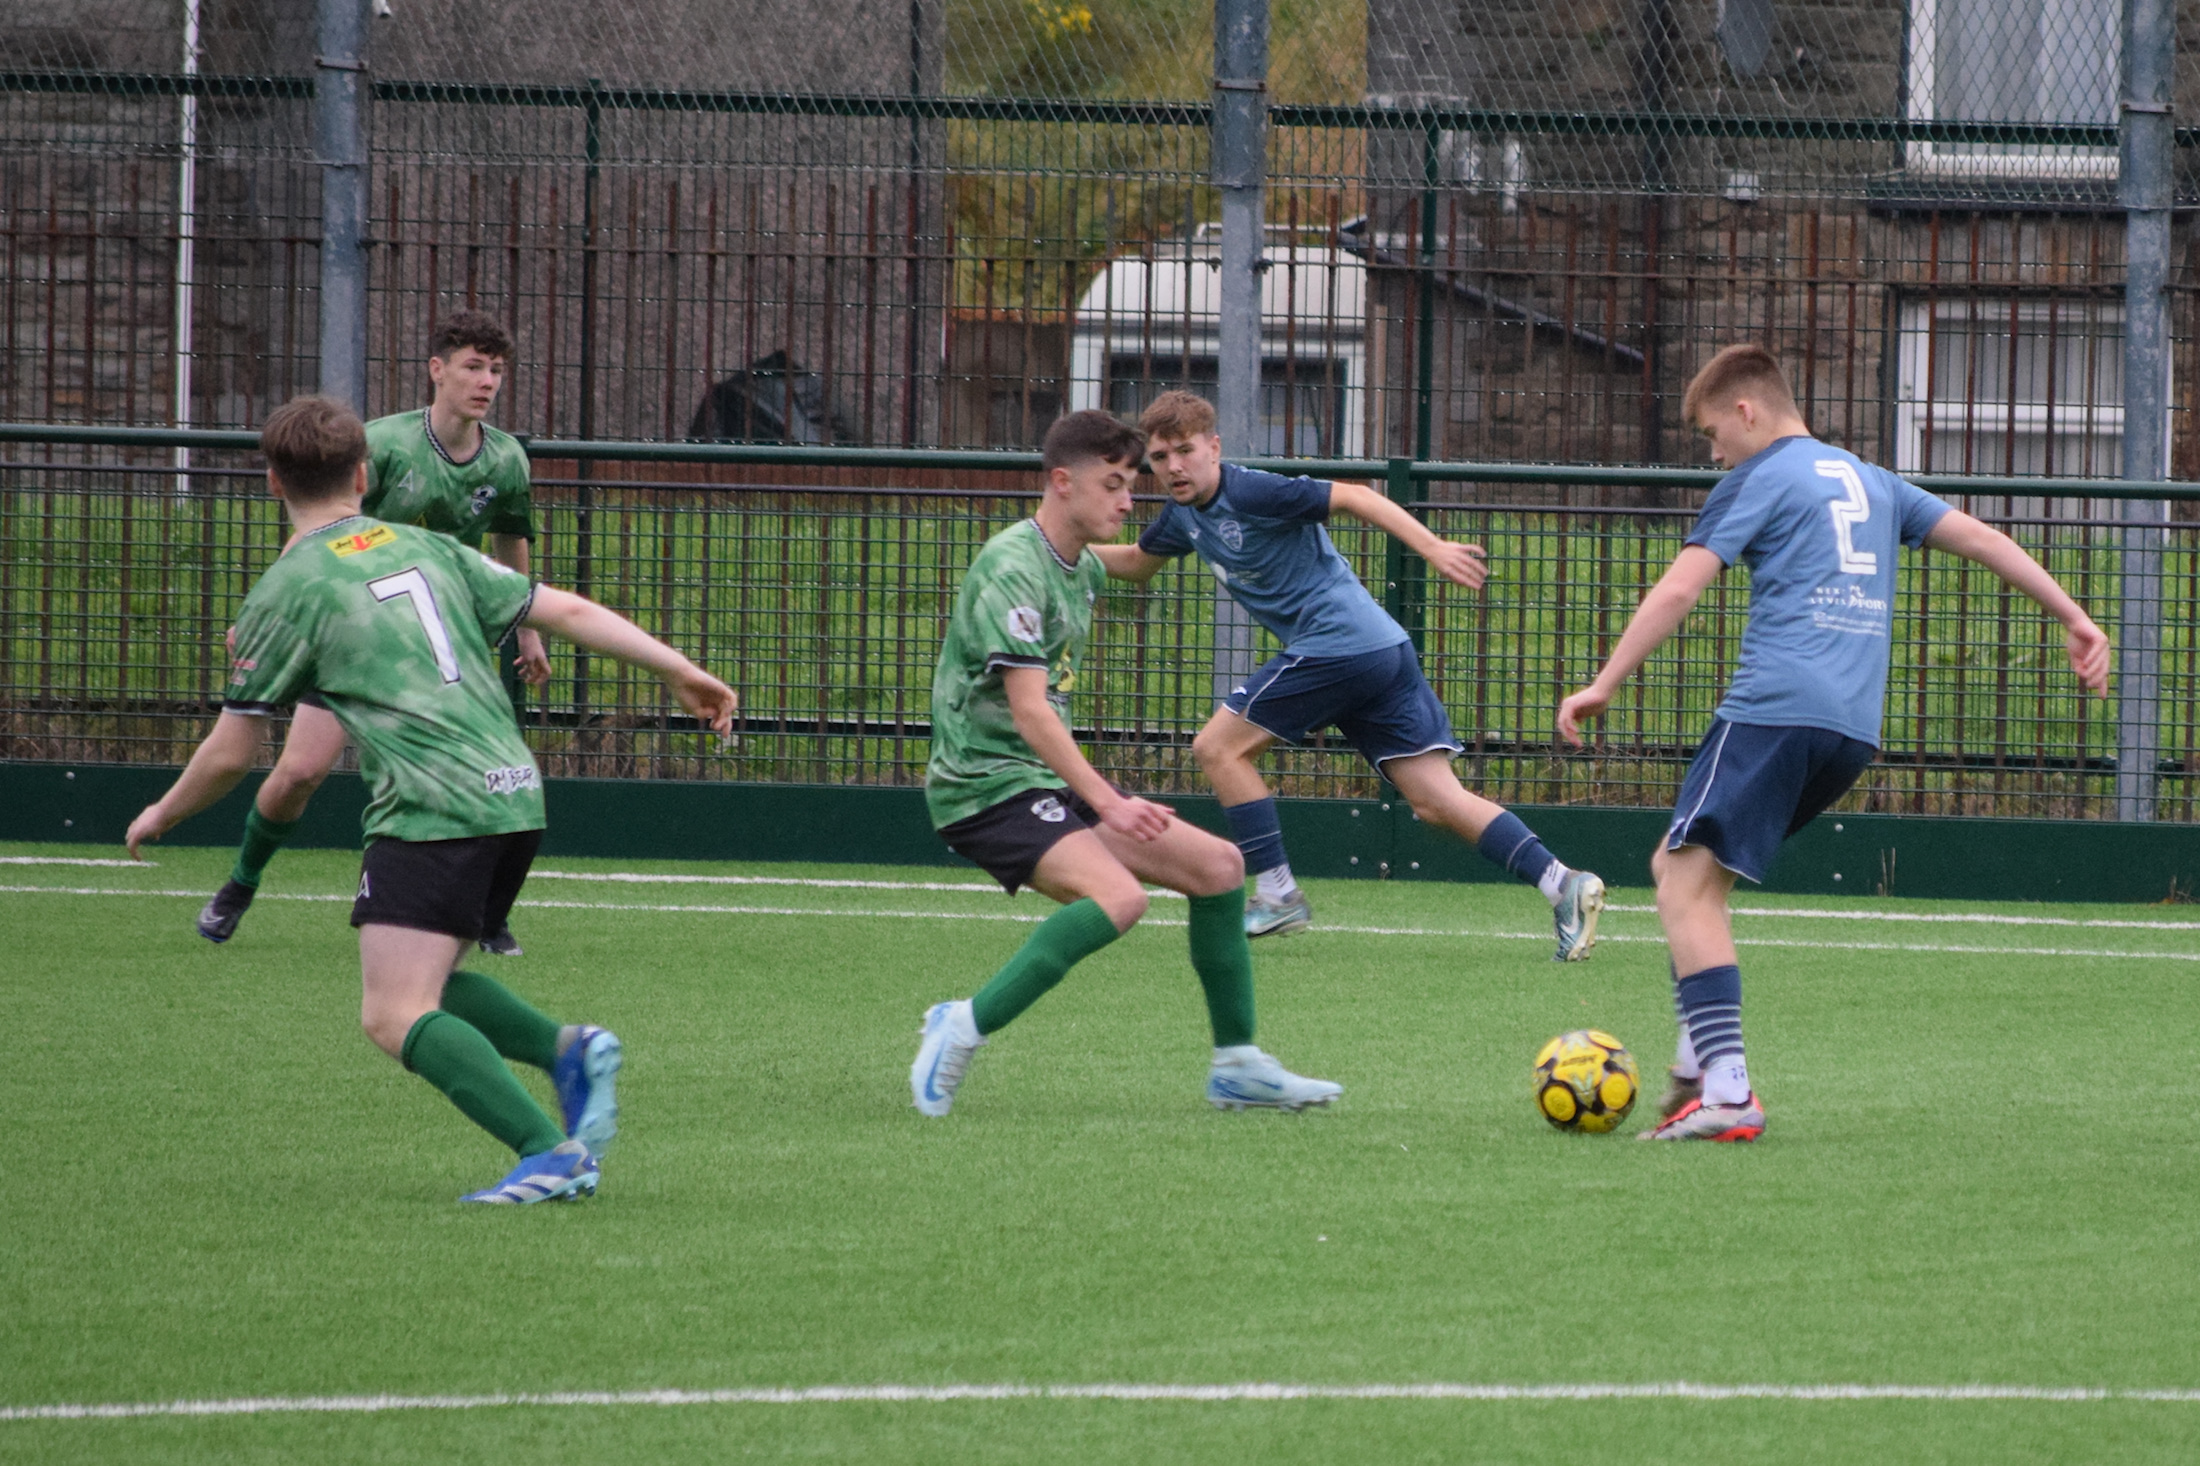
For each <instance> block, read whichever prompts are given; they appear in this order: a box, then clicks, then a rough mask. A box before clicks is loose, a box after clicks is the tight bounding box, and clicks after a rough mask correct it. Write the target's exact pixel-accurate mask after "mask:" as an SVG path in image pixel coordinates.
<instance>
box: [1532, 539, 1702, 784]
mask: <svg viewBox="0 0 2200 1466" xmlns="http://www.w3.org/2000/svg"><path fill="white" fill-rule="evenodd" d="M1725 569H1726V564H1725V562H1723V561H1722V560H1720V559H1719V557H1718V556H1717V555H1714V554H1712V553H1711V552H1710V551H1709V550H1707V549H1705V548H1704V547H1703V546H1702V545H1688V546H1686V547H1684V548H1683V549H1682V550H1681V552H1680V553H1679V554H1678V555H1676V556H1674V557H1673V563H1672V564H1671V565H1670V566H1668V567H1667V568H1666V572H1665V574H1663V575H1661V576H1659V577H1658V583H1657V584H1656V585H1653V586H1651V587H1650V590H1649V592H1648V593H1647V594H1646V595H1644V596H1643V598H1642V604H1641V605H1639V606H1637V607H1635V614H1634V617H1633V619H1631V620H1630V621H1628V623H1627V630H1626V631H1624V632H1623V633H1621V635H1620V639H1619V645H1618V646H1616V647H1613V648H1612V655H1611V656H1609V657H1607V658H1606V659H1605V662H1604V669H1603V670H1602V671H1600V672H1598V673H1597V675H1596V680H1595V681H1594V682H1591V683H1590V684H1589V685H1588V686H1587V687H1584V688H1582V689H1581V691H1579V692H1577V693H1575V694H1574V695H1573V696H1571V697H1569V698H1567V699H1566V700H1565V701H1564V702H1562V703H1560V704H1559V705H1558V736H1559V737H1561V738H1563V739H1565V740H1566V741H1567V742H1568V743H1571V744H1572V745H1574V747H1576V748H1579V747H1580V746H1581V724H1582V720H1583V719H1585V718H1597V717H1602V716H1603V715H1604V710H1605V709H1606V708H1608V707H1610V706H1611V705H1612V699H1613V698H1614V697H1616V696H1618V695H1619V690H1620V688H1621V687H1622V686H1623V685H1624V684H1625V683H1626V681H1627V679H1628V678H1630V677H1632V676H1634V675H1635V669H1636V668H1638V667H1640V666H1641V665H1642V664H1643V663H1644V662H1647V661H1649V660H1650V654H1651V653H1652V652H1654V651H1656V650H1657V649H1658V648H1659V647H1661V646H1663V645H1664V644H1665V639H1666V638H1667V637H1669V636H1671V635H1672V634H1673V633H1674V632H1676V631H1678V630H1680V627H1681V623H1682V622H1683V621H1686V620H1687V619H1688V613H1689V612H1690V611H1693V610H1695V609H1696V602H1697V601H1698V600H1700V599H1702V597H1703V593H1704V591H1705V589H1706V588H1707V587H1709V586H1710V584H1711V582H1712V581H1714V580H1717V579H1718V578H1719V573H1720V572H1721V571H1723V570H1725Z"/></svg>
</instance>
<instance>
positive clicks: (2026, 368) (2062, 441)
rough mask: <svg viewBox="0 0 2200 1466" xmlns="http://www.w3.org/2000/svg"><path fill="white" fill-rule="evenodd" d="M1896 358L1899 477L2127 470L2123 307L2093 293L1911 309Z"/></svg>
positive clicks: (1917, 304) (1943, 302)
mask: <svg viewBox="0 0 2200 1466" xmlns="http://www.w3.org/2000/svg"><path fill="white" fill-rule="evenodd" d="M1898 352H1899V356H1900V361H1899V363H1898V370H1897V379H1898V390H1897V393H1896V401H1895V466H1896V468H1897V469H1898V470H1899V471H1901V472H1904V473H1952V474H2020V475H2021V474H2034V475H2045V476H2048V477H2055V478H2113V477H2115V476H2117V475H2118V474H2120V473H2122V472H2123V457H2124V455H2123V433H2124V309H2123V306H2122V305H2121V304H2120V303H2118V302H2114V301H2108V300H2102V299H2100V298H2098V297H2094V296H2079V297H2074V298H2073V297H2047V298H2037V297H2033V298H2023V297H2011V296H1969V297H1965V298H1962V299H1956V300H1948V299H1939V300H1931V301H1923V300H1913V301H1908V302H1905V303H1903V305H1902V306H1901V330H1900V340H1899V344H1898Z"/></svg>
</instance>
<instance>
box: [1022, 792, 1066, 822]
mask: <svg viewBox="0 0 2200 1466" xmlns="http://www.w3.org/2000/svg"><path fill="white" fill-rule="evenodd" d="M1031 812H1032V813H1033V814H1035V815H1037V816H1038V817H1039V818H1041V819H1043V820H1045V821H1046V822H1047V823H1048V824H1050V825H1058V824H1060V823H1061V822H1062V821H1064V820H1066V819H1068V818H1069V811H1068V810H1066V809H1064V808H1062V801H1061V800H1059V799H1056V798H1055V797H1054V796H1053V795H1051V794H1049V795H1048V796H1047V797H1046V798H1044V799H1042V800H1040V801H1039V802H1038V803H1037V804H1034V805H1033V806H1031Z"/></svg>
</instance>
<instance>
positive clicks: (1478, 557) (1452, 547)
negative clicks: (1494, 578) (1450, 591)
mask: <svg viewBox="0 0 2200 1466" xmlns="http://www.w3.org/2000/svg"><path fill="white" fill-rule="evenodd" d="M1422 558H1424V559H1425V560H1427V561H1428V563H1429V564H1430V565H1431V566H1433V567H1434V568H1435V570H1436V573H1437V574H1438V575H1441V576H1443V577H1444V579H1446V580H1448V581H1450V582H1451V583H1452V584H1453V585H1463V586H1465V587H1466V588H1467V589H1468V590H1480V589H1481V588H1482V586H1483V584H1484V583H1485V582H1486V581H1488V580H1489V578H1490V557H1489V552H1488V551H1487V550H1484V549H1483V548H1482V547H1481V546H1480V545H1463V544H1460V543H1459V542H1458V541H1456V540H1438V541H1437V542H1436V545H1435V548H1434V549H1432V550H1431V551H1430V552H1429V553H1428V554H1427V555H1425V556H1423V557H1422Z"/></svg>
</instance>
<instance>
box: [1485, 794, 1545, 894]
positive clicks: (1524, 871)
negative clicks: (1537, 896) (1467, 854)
mask: <svg viewBox="0 0 2200 1466" xmlns="http://www.w3.org/2000/svg"><path fill="white" fill-rule="evenodd" d="M1474 848H1475V849H1476V850H1477V851H1479V852H1480V853H1481V855H1482V858H1483V859H1484V860H1487V861H1488V862H1490V864H1492V865H1496V866H1502V867H1504V868H1505V869H1506V870H1509V871H1511V872H1512V873H1513V874H1514V875H1516V876H1518V877H1520V879H1522V880H1524V881H1526V882H1527V883H1528V884H1529V885H1531V886H1537V885H1541V884H1542V881H1543V876H1544V873H1545V872H1546V871H1548V870H1550V868H1551V867H1552V866H1554V865H1556V864H1558V857H1557V856H1555V855H1553V854H1551V852H1550V851H1549V850H1546V849H1545V848H1544V847H1543V842H1542V841H1541V840H1538V839H1537V838H1536V837H1535V831H1533V830H1531V829H1529V828H1528V826H1527V822H1526V821H1524V820H1523V819H1521V818H1520V816H1519V815H1516V814H1514V813H1513V812H1512V811H1511V810H1509V809H1508V810H1506V811H1505V812H1504V813H1503V814H1501V815H1499V816H1498V817H1497V818H1496V819H1494V820H1491V821H1490V823H1489V828H1487V829H1485V830H1483V831H1482V837H1481V838H1480V839H1478V840H1476V841H1475V842H1474Z"/></svg>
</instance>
